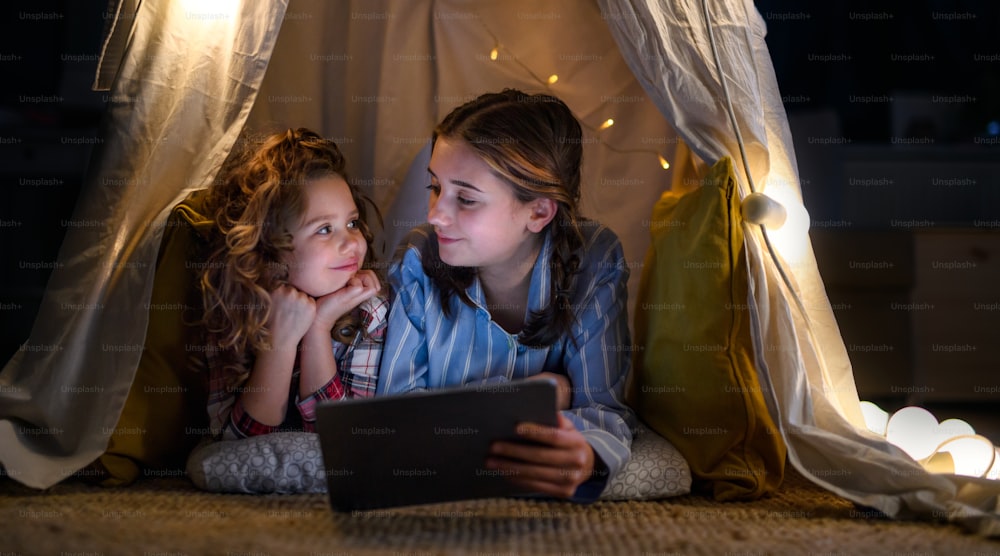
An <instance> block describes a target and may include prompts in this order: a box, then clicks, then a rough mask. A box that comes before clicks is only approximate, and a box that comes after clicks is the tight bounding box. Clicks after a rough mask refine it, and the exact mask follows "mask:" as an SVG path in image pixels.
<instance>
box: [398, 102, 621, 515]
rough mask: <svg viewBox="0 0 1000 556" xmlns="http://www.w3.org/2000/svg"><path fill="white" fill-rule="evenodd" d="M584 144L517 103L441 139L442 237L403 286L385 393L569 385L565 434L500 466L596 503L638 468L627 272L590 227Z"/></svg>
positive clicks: (449, 127)
mask: <svg viewBox="0 0 1000 556" xmlns="http://www.w3.org/2000/svg"><path fill="white" fill-rule="evenodd" d="M581 140H582V134H581V130H580V125H579V123H578V122H577V120H576V118H575V117H574V116H573V114H572V113H571V112H570V110H569V108H567V107H566V105H565V104H563V102H562V101H560V100H559V99H557V98H554V97H551V96H548V95H530V96H529V95H526V94H524V93H522V92H520V91H514V90H505V91H503V92H501V93H494V94H486V95H483V96H480V97H479V98H477V99H475V100H473V101H470V102H468V103H467V104H465V105H463V106H460V107H458V108H456V109H455V110H454V111H452V112H451V114H449V115H448V116H447V117H445V119H444V120H443V121H442V122H441V124H440V125H439V126H438V127H437V129H435V130H434V134H433V147H432V154H431V160H430V167H429V168H428V170H429V172H430V185H429V186H428V189H429V190H430V210H429V211H428V214H427V221H428V223H427V224H425V225H423V226H420V227H418V228H416V229H414V230H413V231H411V232H410V234H409V235H408V236H407V238H406V239H404V241H403V242H402V244H401V246H400V249H399V250H398V251H397V254H396V259H395V260H394V262H393V264H392V265H391V266H390V270H389V282H390V284H391V286H392V290H393V292H394V293H393V295H394V299H393V304H392V310H391V311H390V315H389V328H388V334H387V336H386V342H387V343H386V352H385V354H384V358H383V360H382V368H381V370H380V378H379V384H378V393H379V394H382V393H399V392H408V391H413V390H420V389H427V388H437V387H443V386H452V385H461V384H470V383H493V382H503V381H507V380H511V379H521V378H528V377H535V376H543V377H549V378H552V377H557V379H558V380H557V381H558V382H561V383H562V385H563V388H561V389H560V391H561V392H562V393H563V394H562V395H561V396H560V398H561V399H560V402H559V404H560V407H561V408H564V409H565V408H568V410H567V411H564V412H562V413H561V414H560V415H559V426H558V427H556V428H552V427H544V426H540V425H532V424H522V425H521V426H519V428H518V434H519V435H520V436H521V437H523V438H524V439H525V440H529V441H533V442H534V444H530V443H512V442H496V443H494V444H493V446H492V447H491V456H490V458H489V459H488V461H487V462H486V464H487V467H488V468H491V469H495V470H497V471H498V472H499V473H502V474H503V476H508V477H512V481H514V482H516V483H518V484H519V485H520V486H522V487H525V488H527V489H530V490H532V491H535V492H540V493H545V494H549V495H552V496H559V497H565V498H574V499H579V500H592V499H595V498H596V497H597V496H598V495H599V494H600V492H601V490H603V488H604V485H605V484H606V481H607V479H608V477H610V476H613V475H614V474H615V473H616V472H617V471H618V470H619V469H620V468H621V467H622V466H623V465H624V464H625V463H626V462H627V461H628V457H629V453H630V452H629V446H630V443H631V425H632V423H633V421H634V416H633V414H632V412H631V410H629V408H628V407H627V406H625V405H624V403H623V394H624V392H623V391H624V386H625V379H626V375H627V373H628V370H629V363H630V347H631V344H630V339H629V332H628V320H627V315H626V303H627V297H628V296H627V293H626V289H625V288H626V286H625V285H626V282H627V281H628V268H627V266H626V265H625V260H624V254H623V251H622V247H621V244H620V243H619V241H618V238H617V237H616V236H615V234H614V233H613V232H611V230H609V229H607V228H605V227H603V226H600V225H599V224H596V223H594V222H590V221H585V220H582V219H581V217H580V216H579V214H578V212H577V206H578V201H579V198H580V162H581V157H582V145H581V143H582V141H581ZM567 386H569V388H567ZM564 396H565V397H564Z"/></svg>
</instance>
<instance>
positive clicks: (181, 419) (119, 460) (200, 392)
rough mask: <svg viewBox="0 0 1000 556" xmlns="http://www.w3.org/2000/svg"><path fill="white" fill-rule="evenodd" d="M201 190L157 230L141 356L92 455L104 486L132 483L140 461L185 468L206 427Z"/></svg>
mask: <svg viewBox="0 0 1000 556" xmlns="http://www.w3.org/2000/svg"><path fill="white" fill-rule="evenodd" d="M204 193H205V192H204V190H199V191H195V192H194V193H192V194H191V195H189V196H188V197H187V198H186V199H185V200H184V201H183V202H181V203H180V204H178V205H177V206H176V207H175V208H174V210H173V211H172V212H171V214H170V216H169V217H168V219H167V222H166V228H165V229H164V231H163V239H162V240H161V242H160V250H159V253H158V255H157V261H156V271H155V274H154V278H153V291H152V297H151V298H150V301H149V306H148V307H147V309H148V311H149V325H148V327H147V329H146V341H145V345H144V346H143V352H142V357H141V358H140V360H139V365H138V367H137V368H136V372H135V378H134V379H133V382H132V387H131V389H130V390H129V393H128V397H127V398H126V400H125V406H124V407H123V409H122V413H121V415H120V417H119V419H118V423H117V425H116V426H115V429H114V431H113V432H112V434H111V438H110V440H109V442H108V447H107V449H106V450H105V452H104V454H103V455H101V457H100V458H98V460H97V462H95V463H96V464H97V467H98V469H101V468H103V469H101V470H102V471H103V472H104V474H105V478H104V480H103V481H102V484H104V485H105V486H118V485H125V484H128V483H131V482H132V481H133V480H135V478H136V477H138V475H139V473H140V469H141V467H148V468H173V469H183V467H184V462H185V458H186V456H187V454H188V452H190V451H191V449H192V448H193V447H194V446H195V445H196V444H197V443H198V441H199V440H200V438H201V436H202V434H203V433H204V432H205V431H206V429H207V427H208V419H207V412H206V403H207V397H208V383H207V374H206V373H204V372H198V370H199V369H203V368H204V366H203V363H199V361H203V359H204V351H203V350H199V349H197V347H199V346H201V345H202V344H203V343H204V340H203V339H202V334H201V329H200V327H198V326H197V325H196V324H195V323H196V322H197V321H198V320H199V319H200V318H201V314H202V301H201V292H200V290H199V288H198V285H197V284H198V273H199V271H200V269H201V268H202V266H201V265H200V264H199V262H200V261H203V260H204V257H203V253H202V249H201V248H202V246H203V245H204V243H205V241H206V239H205V238H206V237H207V235H208V233H210V229H211V222H210V221H209V220H207V219H206V218H204V217H203V216H202V214H201V207H202V205H203V202H204Z"/></svg>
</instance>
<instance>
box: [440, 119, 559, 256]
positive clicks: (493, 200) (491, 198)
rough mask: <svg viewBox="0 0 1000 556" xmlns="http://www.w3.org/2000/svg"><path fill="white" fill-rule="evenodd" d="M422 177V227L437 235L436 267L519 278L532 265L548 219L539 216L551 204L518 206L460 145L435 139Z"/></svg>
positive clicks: (485, 167) (509, 191) (539, 202)
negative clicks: (427, 178)
mask: <svg viewBox="0 0 1000 556" xmlns="http://www.w3.org/2000/svg"><path fill="white" fill-rule="evenodd" d="M428 171H429V172H430V174H431V184H430V185H429V186H428V189H430V191H431V195H430V208H429V210H428V212H427V221H428V222H429V223H430V224H431V225H433V226H434V231H435V232H437V236H438V246H439V249H440V253H441V260H442V261H444V262H445V263H446V264H449V265H452V266H466V267H477V268H479V269H480V270H482V271H485V274H487V275H501V276H506V275H510V273H514V274H523V273H524V271H525V269H526V268H530V267H531V266H532V265H533V264H534V262H535V257H536V256H537V250H538V248H539V245H540V241H539V238H538V232H540V231H541V230H542V229H543V228H544V227H545V224H547V223H548V222H549V220H551V219H552V215H547V214H545V209H547V208H548V204H547V203H551V201H548V200H547V199H539V200H536V201H530V202H528V203H523V202H521V201H519V200H518V199H517V198H516V197H515V196H514V192H513V190H512V189H511V187H510V186H509V185H508V184H507V183H506V182H504V181H503V180H502V179H500V178H499V177H497V176H496V175H495V174H494V173H493V171H492V169H491V168H490V167H489V165H487V164H486V162H485V161H483V160H482V159H481V158H480V157H479V155H477V154H476V153H475V151H473V150H472V149H471V148H470V147H469V146H468V145H467V144H466V143H465V142H464V141H462V140H460V139H449V138H446V137H439V138H438V139H437V141H435V143H434V150H433V152H432V153H431V161H430V166H429V167H428ZM541 205H544V206H542V210H541V211H540V210H539V207H540V206H541ZM540 215H541V219H540V218H539V216H540Z"/></svg>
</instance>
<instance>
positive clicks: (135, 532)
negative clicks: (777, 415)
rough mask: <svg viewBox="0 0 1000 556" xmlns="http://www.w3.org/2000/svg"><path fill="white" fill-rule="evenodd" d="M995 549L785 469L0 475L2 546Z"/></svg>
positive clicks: (56, 551) (134, 549) (104, 551)
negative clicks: (567, 474) (116, 477)
mask: <svg viewBox="0 0 1000 556" xmlns="http://www.w3.org/2000/svg"><path fill="white" fill-rule="evenodd" d="M977 553H978V554H984V555H985V554H990V555H997V554H1000V543H998V542H993V541H989V540H987V539H983V538H979V537H975V536H972V535H968V534H965V533H964V532H963V531H962V530H960V529H959V528H957V527H955V526H951V525H945V524H935V523H918V522H897V521H889V520H885V519H882V518H880V517H879V516H878V515H876V514H875V512H870V511H865V510H863V509H860V508H858V507H856V506H854V505H853V504H851V503H850V502H848V501H846V500H843V499H841V498H838V497H836V496H834V495H832V494H830V493H828V492H826V491H824V490H822V489H820V488H818V487H816V486H813V485H811V484H810V483H808V482H806V481H805V480H804V479H802V478H801V477H799V476H797V475H792V476H790V477H789V478H788V479H787V480H786V482H785V484H784V485H783V487H782V489H781V491H779V492H778V493H777V494H775V495H773V496H770V497H768V498H766V499H763V500H759V501H756V502H747V503H718V502H714V501H712V500H711V499H708V498H703V497H700V496H693V495H692V496H683V497H677V498H670V499H667V500H659V501H652V502H600V503H596V504H592V505H576V504H571V503H564V502H555V501H540V500H523V499H488V500H477V501H469V502H461V503H448V504H436V505H427V506H419V507H407V508H399V509H391V510H378V511H369V512H355V513H335V512H332V511H331V510H330V508H329V507H328V506H327V500H326V497H325V496H323V495H294V496H287V495H286V496H248V495H219V494H208V493H205V492H201V491H198V490H196V489H194V488H193V487H192V486H191V483H190V482H189V481H188V480H187V479H186V478H184V477H163V478H147V479H143V480H140V481H139V482H137V483H136V484H134V485H132V486H130V487H126V488H119V489H106V488H101V487H98V486H92V485H88V484H85V483H82V482H72V481H71V482H65V483H62V484H59V485H56V486H55V487H52V488H51V489H48V490H46V491H36V490H32V489H29V488H27V487H24V486H22V485H20V484H18V483H15V482H14V481H12V480H10V479H7V478H3V479H0V554H4V555H6V554H18V555H21V554H25V555H27V554H53V555H63V556H71V555H76V556H83V555H87V556H91V555H98V554H99V555H102V556H105V555H112V554H139V555H144V556H158V555H159V556H164V555H170V556H180V555H193V554H226V555H229V556H239V555H246V556H249V555H252V556H265V555H284V554H309V555H314V556H320V555H326V556H333V555H348V554H351V555H353V554H359V555H360V554H395V555H397V556H404V555H406V556H418V555H421V556H422V555H431V554H478V555H479V556H487V555H506V556H514V555H521V554H561V555H564V556H573V555H577V556H583V555H598V554H629V555H640V554H644V555H647V556H653V555H660V556H663V555H671V554H729V555H732V556H736V555H744V556H751V555H763V554H812V555H815V556H819V555H833V554H840V555H849V554H850V555H853V554H900V555H902V554H906V555H908V556H916V555H932V554H938V555H953V554H955V555H957V554H977Z"/></svg>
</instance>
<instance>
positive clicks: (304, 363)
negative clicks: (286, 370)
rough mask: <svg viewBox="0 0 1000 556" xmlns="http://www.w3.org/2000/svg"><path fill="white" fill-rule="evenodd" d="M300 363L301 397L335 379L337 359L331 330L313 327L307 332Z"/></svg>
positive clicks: (303, 341)
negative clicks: (334, 353)
mask: <svg viewBox="0 0 1000 556" xmlns="http://www.w3.org/2000/svg"><path fill="white" fill-rule="evenodd" d="M299 363H300V367H299V371H300V374H299V397H300V398H306V397H308V396H311V395H312V394H313V393H314V392H316V391H317V390H319V389H320V388H322V387H324V386H326V384H327V383H329V382H330V380H332V379H333V377H334V375H336V374H337V361H336V360H335V359H334V358H333V345H332V342H331V339H330V331H329V330H323V329H322V328H312V329H310V330H309V332H306V335H305V337H303V338H302V353H301V354H300V359H299Z"/></svg>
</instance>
